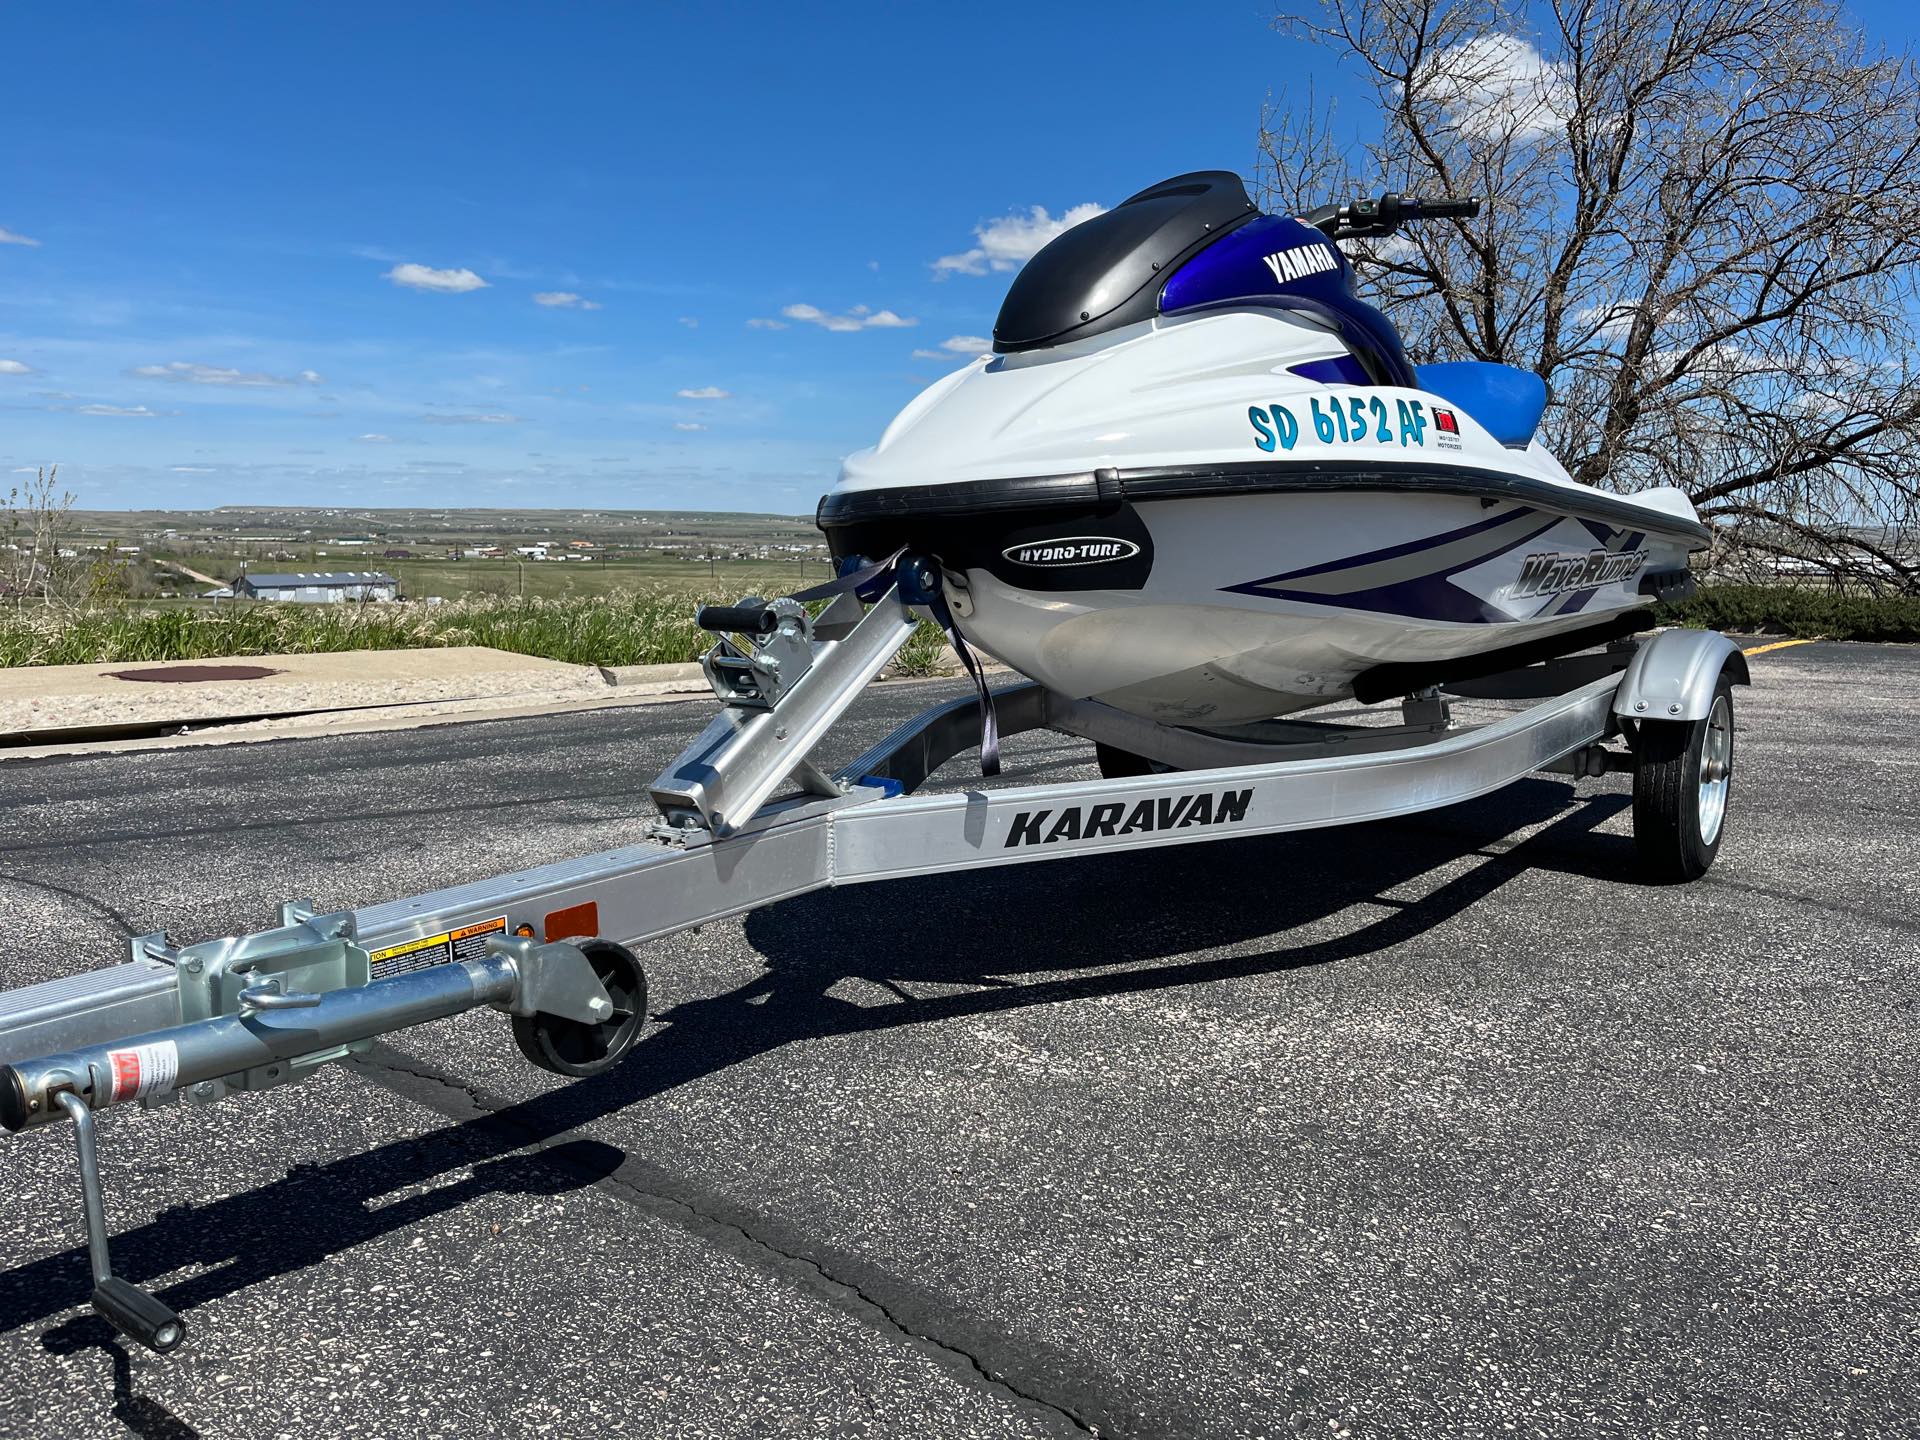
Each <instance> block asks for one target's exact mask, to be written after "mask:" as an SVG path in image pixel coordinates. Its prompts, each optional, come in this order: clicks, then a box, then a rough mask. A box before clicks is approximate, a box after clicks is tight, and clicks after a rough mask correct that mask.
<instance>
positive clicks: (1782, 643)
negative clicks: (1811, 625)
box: [1740, 635, 1825, 655]
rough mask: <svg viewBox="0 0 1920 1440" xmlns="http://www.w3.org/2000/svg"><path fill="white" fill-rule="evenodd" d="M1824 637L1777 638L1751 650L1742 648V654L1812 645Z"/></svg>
mask: <svg viewBox="0 0 1920 1440" xmlns="http://www.w3.org/2000/svg"><path fill="white" fill-rule="evenodd" d="M1823 638H1825V637H1823V636H1820V635H1814V636H1810V637H1809V638H1807V639H1805V640H1776V641H1774V642H1773V643H1772V644H1771V645H1756V646H1754V647H1753V648H1752V649H1751V650H1742V651H1741V652H1740V653H1741V654H1742V655H1765V654H1767V653H1768V652H1769V651H1771V650H1785V649H1788V648H1789V647H1791V646H1794V645H1811V644H1813V642H1814V641H1815V640H1820V639H1823Z"/></svg>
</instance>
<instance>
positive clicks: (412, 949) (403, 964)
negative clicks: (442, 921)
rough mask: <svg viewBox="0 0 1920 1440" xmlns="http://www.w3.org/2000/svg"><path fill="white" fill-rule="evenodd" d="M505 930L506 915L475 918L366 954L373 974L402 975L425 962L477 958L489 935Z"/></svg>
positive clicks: (381, 977)
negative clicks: (448, 928) (491, 917)
mask: <svg viewBox="0 0 1920 1440" xmlns="http://www.w3.org/2000/svg"><path fill="white" fill-rule="evenodd" d="M506 933H507V917H506V916H504V915H497V916H495V917H494V918H493V919H491V920H476V921H475V922H474V923H473V924H471V925H462V926H461V927H460V928H459V929H458V930H447V931H443V932H442V933H441V934H438V935H422V936H421V937H420V938H419V939H418V940H403V941H402V942H401V943H400V944H398V945H388V946H386V947H385V948H383V949H380V950H369V951H368V952H367V958H368V959H369V960H371V961H372V962H373V978H374V979H376V980H384V979H386V978H387V977H388V976H389V975H404V974H406V973H407V972H408V971H409V970H424V969H426V968H427V967H428V966H429V965H446V964H448V963H450V962H452V961H454V960H477V959H479V958H480V957H481V956H482V955H485V954H486V953H487V941H488V940H489V939H490V938H491V937H493V936H495V935H504V934H506Z"/></svg>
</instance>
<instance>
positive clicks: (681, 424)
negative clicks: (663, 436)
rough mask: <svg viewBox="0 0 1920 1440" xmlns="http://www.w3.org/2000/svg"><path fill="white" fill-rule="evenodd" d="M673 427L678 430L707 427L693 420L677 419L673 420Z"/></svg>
mask: <svg viewBox="0 0 1920 1440" xmlns="http://www.w3.org/2000/svg"><path fill="white" fill-rule="evenodd" d="M673 428H674V429H676V430H704V429H706V428H707V427H706V426H704V425H696V424H695V423H694V422H693V421H691V420H676V421H674V422H673Z"/></svg>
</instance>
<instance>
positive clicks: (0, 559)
mask: <svg viewBox="0 0 1920 1440" xmlns="http://www.w3.org/2000/svg"><path fill="white" fill-rule="evenodd" d="M59 479H60V467H59V466H57V465H56V466H54V467H53V468H52V469H51V470H47V469H42V470H39V471H37V472H36V473H35V475H34V478H33V479H31V480H29V481H27V482H26V483H25V484H22V485H11V486H9V487H8V488H7V493H6V494H5V496H3V497H0V600H11V601H12V602H13V603H14V605H15V606H21V605H25V604H27V603H29V602H33V601H37V602H39V603H41V604H43V605H50V604H53V603H55V602H56V601H62V600H65V599H68V598H69V597H70V592H71V590H72V581H73V578H74V576H75V574H76V573H77V571H78V569H79V567H77V566H76V565H74V564H73V557H72V556H69V555H63V554H61V553H60V552H61V550H62V548H63V547H62V545H61V539H62V536H63V535H64V533H65V531H66V524H67V515H68V512H69V511H71V510H72V509H73V501H74V497H73V495H72V494H71V493H70V492H68V491H65V490H62V489H61V488H60V485H59Z"/></svg>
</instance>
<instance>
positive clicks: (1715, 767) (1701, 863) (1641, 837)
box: [1633, 673, 1733, 884]
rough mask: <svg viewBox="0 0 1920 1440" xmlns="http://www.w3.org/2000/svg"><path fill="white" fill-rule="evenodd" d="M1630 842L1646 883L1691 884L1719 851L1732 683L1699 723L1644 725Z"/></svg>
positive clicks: (1728, 776)
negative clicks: (1648, 881)
mask: <svg viewBox="0 0 1920 1440" xmlns="http://www.w3.org/2000/svg"><path fill="white" fill-rule="evenodd" d="M1634 749H1635V751H1636V752H1637V756H1636V758H1637V766H1636V768H1635V770H1634V773H1633V841H1634V846H1635V848H1636V849H1637V850H1638V851H1639V855H1640V865H1641V868H1642V869H1643V870H1645V871H1646V873H1647V875H1648V877H1649V878H1650V879H1652V880H1655V881H1658V882H1661V883H1663V884H1673V883H1676V882H1680V881H1686V880H1698V879H1699V878H1700V877H1701V876H1702V875H1704V874H1706V873H1707V870H1708V868H1709V867H1710V866H1711V865H1712V864H1713V857H1714V856H1715V855H1717V854H1718V853H1719V851H1720V837H1721V836H1722V835H1723V834H1724V833H1725V831H1726V823H1727V797H1728V793H1729V791H1730V790H1731V789H1732V786H1733V677H1732V676H1730V675H1727V674H1724V673H1723V674H1722V675H1721V676H1720V683H1719V684H1718V685H1717V686H1715V687H1714V692H1713V705H1712V707H1711V708H1710V709H1709V710H1708V711H1707V717H1706V719H1704V720H1643V721H1641V722H1640V736H1639V740H1638V743H1637V744H1636V745H1635V746H1634Z"/></svg>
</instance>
